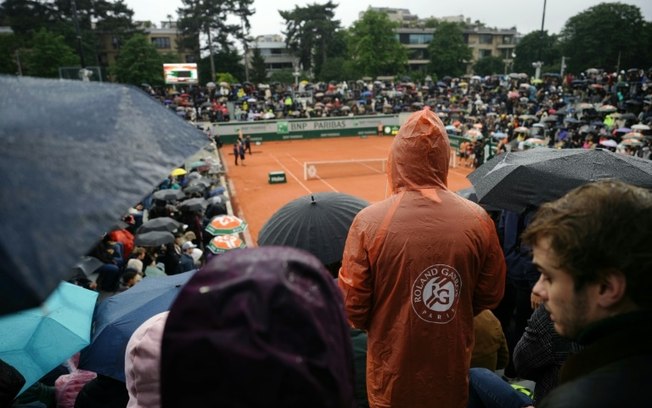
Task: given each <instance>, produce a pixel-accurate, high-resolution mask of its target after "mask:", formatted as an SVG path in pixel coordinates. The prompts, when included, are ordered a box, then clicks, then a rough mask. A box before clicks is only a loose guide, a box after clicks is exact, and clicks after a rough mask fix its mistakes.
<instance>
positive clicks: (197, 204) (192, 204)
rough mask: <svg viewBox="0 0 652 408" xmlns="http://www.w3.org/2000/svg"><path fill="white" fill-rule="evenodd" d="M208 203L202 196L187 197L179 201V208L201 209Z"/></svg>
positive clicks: (187, 209) (188, 209) (186, 209)
mask: <svg viewBox="0 0 652 408" xmlns="http://www.w3.org/2000/svg"><path fill="white" fill-rule="evenodd" d="M207 205H208V203H207V202H206V200H205V199H203V198H202V197H196V198H189V199H187V200H184V201H182V202H180V203H179V209H180V210H185V211H202V210H205V209H206V206H207Z"/></svg>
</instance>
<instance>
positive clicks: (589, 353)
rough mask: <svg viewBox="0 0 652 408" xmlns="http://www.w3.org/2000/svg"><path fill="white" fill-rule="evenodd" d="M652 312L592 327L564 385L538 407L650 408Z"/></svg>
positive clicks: (570, 364) (562, 380) (567, 366)
mask: <svg viewBox="0 0 652 408" xmlns="http://www.w3.org/2000/svg"><path fill="white" fill-rule="evenodd" d="M651 336H652V312H649V311H641V312H634V313H628V314H624V315H618V316H616V317H613V318H610V319H605V320H602V321H600V322H597V323H596V324H594V325H592V326H591V327H589V328H587V330H585V331H584V332H583V333H582V334H581V335H580V337H579V339H578V342H580V343H581V344H584V345H585V348H584V350H582V351H581V352H580V353H578V354H576V355H573V356H570V357H569V358H568V360H566V363H565V364H564V366H563V367H562V370H561V374H560V385H559V386H558V387H557V388H555V389H554V390H553V391H552V392H551V393H550V394H549V395H548V396H547V397H546V398H544V399H543V401H541V404H540V405H537V407H538V408H551V407H554V408H565V407H568V408H571V407H573V408H574V407H591V408H600V407H605V408H606V407H644V406H649V405H650V397H649V395H648V393H647V391H648V390H650V389H652V376H651V375H650V367H652V342H651V341H650V338H651Z"/></svg>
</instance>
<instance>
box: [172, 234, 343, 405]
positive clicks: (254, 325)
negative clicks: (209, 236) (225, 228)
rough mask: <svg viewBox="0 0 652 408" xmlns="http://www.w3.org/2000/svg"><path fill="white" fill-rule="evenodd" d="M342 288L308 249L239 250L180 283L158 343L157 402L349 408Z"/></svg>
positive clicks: (264, 248) (214, 259) (216, 260)
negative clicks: (160, 363) (159, 345)
mask: <svg viewBox="0 0 652 408" xmlns="http://www.w3.org/2000/svg"><path fill="white" fill-rule="evenodd" d="M352 355H353V351H352V345H351V340H350V337H349V327H348V325H347V323H346V317H345V315H344V310H343V302H342V296H341V294H340V292H339V290H338V288H337V286H336V285H335V282H334V280H333V279H332V278H331V277H330V275H329V274H328V272H327V271H326V270H325V269H324V267H323V266H322V265H321V262H320V261H319V260H318V259H317V258H315V257H314V256H313V255H311V254H309V253H307V252H304V251H301V250H298V249H294V248H287V247H274V246H270V247H261V248H251V249H241V250H235V251H231V252H227V253H226V254H223V255H219V256H216V257H214V258H212V259H211V260H210V261H209V262H208V263H207V264H206V265H205V266H204V267H203V268H202V269H200V270H199V271H198V272H197V273H196V274H195V276H193V278H192V279H191V280H190V281H189V282H188V284H187V285H186V286H185V287H184V288H183V290H182V291H181V293H180V294H179V297H178V298H177V299H176V301H175V303H174V305H173V306H172V309H171V311H170V316H169V318H168V321H167V325H166V328H165V333H164V335H163V343H162V365H161V392H162V394H161V397H162V403H163V404H162V406H163V407H164V408H165V407H191V406H243V407H244V406H246V407H250V408H253V407H272V406H273V407H308V406H309V407H338V408H339V407H351V406H353V356H352Z"/></svg>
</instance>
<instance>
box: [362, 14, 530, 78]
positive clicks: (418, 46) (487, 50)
mask: <svg viewBox="0 0 652 408" xmlns="http://www.w3.org/2000/svg"><path fill="white" fill-rule="evenodd" d="M370 9H371V10H374V11H378V12H383V13H386V14H387V15H388V16H389V18H390V20H392V21H395V22H398V23H399V24H400V27H399V28H396V29H395V33H396V38H397V39H398V41H399V42H400V43H401V45H403V47H405V48H406V49H407V51H408V66H409V70H410V71H424V72H426V71H427V69H428V64H429V63H430V55H429V53H428V45H429V44H430V41H432V39H433V38H434V36H436V35H437V32H436V29H434V28H426V27H425V25H426V24H425V22H426V20H427V19H419V18H418V17H417V16H416V15H414V14H411V13H410V11H409V10H407V9H393V8H387V7H370ZM362 14H364V12H363V13H360V16H362ZM429 19H437V20H439V21H447V22H458V23H463V24H464V25H465V27H466V28H465V29H464V41H465V42H466V44H467V45H468V46H469V48H471V52H472V55H473V57H472V60H471V61H469V62H468V64H467V72H468V73H472V69H473V64H474V63H475V62H477V61H478V60H479V59H480V58H483V57H488V56H493V57H498V58H500V59H502V60H503V62H504V63H505V65H506V66H508V65H510V64H511V63H512V62H513V58H514V56H513V55H514V49H515V48H516V44H517V42H518V39H519V38H520V34H519V33H518V32H517V31H516V28H509V29H498V28H488V27H484V26H483V25H481V24H478V23H477V22H476V23H471V20H470V19H469V18H467V19H465V18H464V16H462V15H458V16H447V17H438V18H435V17H430V18H429Z"/></svg>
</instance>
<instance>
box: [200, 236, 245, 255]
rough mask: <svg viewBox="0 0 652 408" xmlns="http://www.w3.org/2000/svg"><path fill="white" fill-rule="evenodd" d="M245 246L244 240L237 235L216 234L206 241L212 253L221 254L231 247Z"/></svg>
mask: <svg viewBox="0 0 652 408" xmlns="http://www.w3.org/2000/svg"><path fill="white" fill-rule="evenodd" d="M245 247H246V245H245V243H244V241H243V240H241V239H240V237H238V236H237V235H218V236H216V237H214V238H213V239H211V241H210V242H209V243H208V249H209V250H210V251H211V252H212V253H214V254H223V253H225V252H228V251H230V250H232V249H239V248H245Z"/></svg>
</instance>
